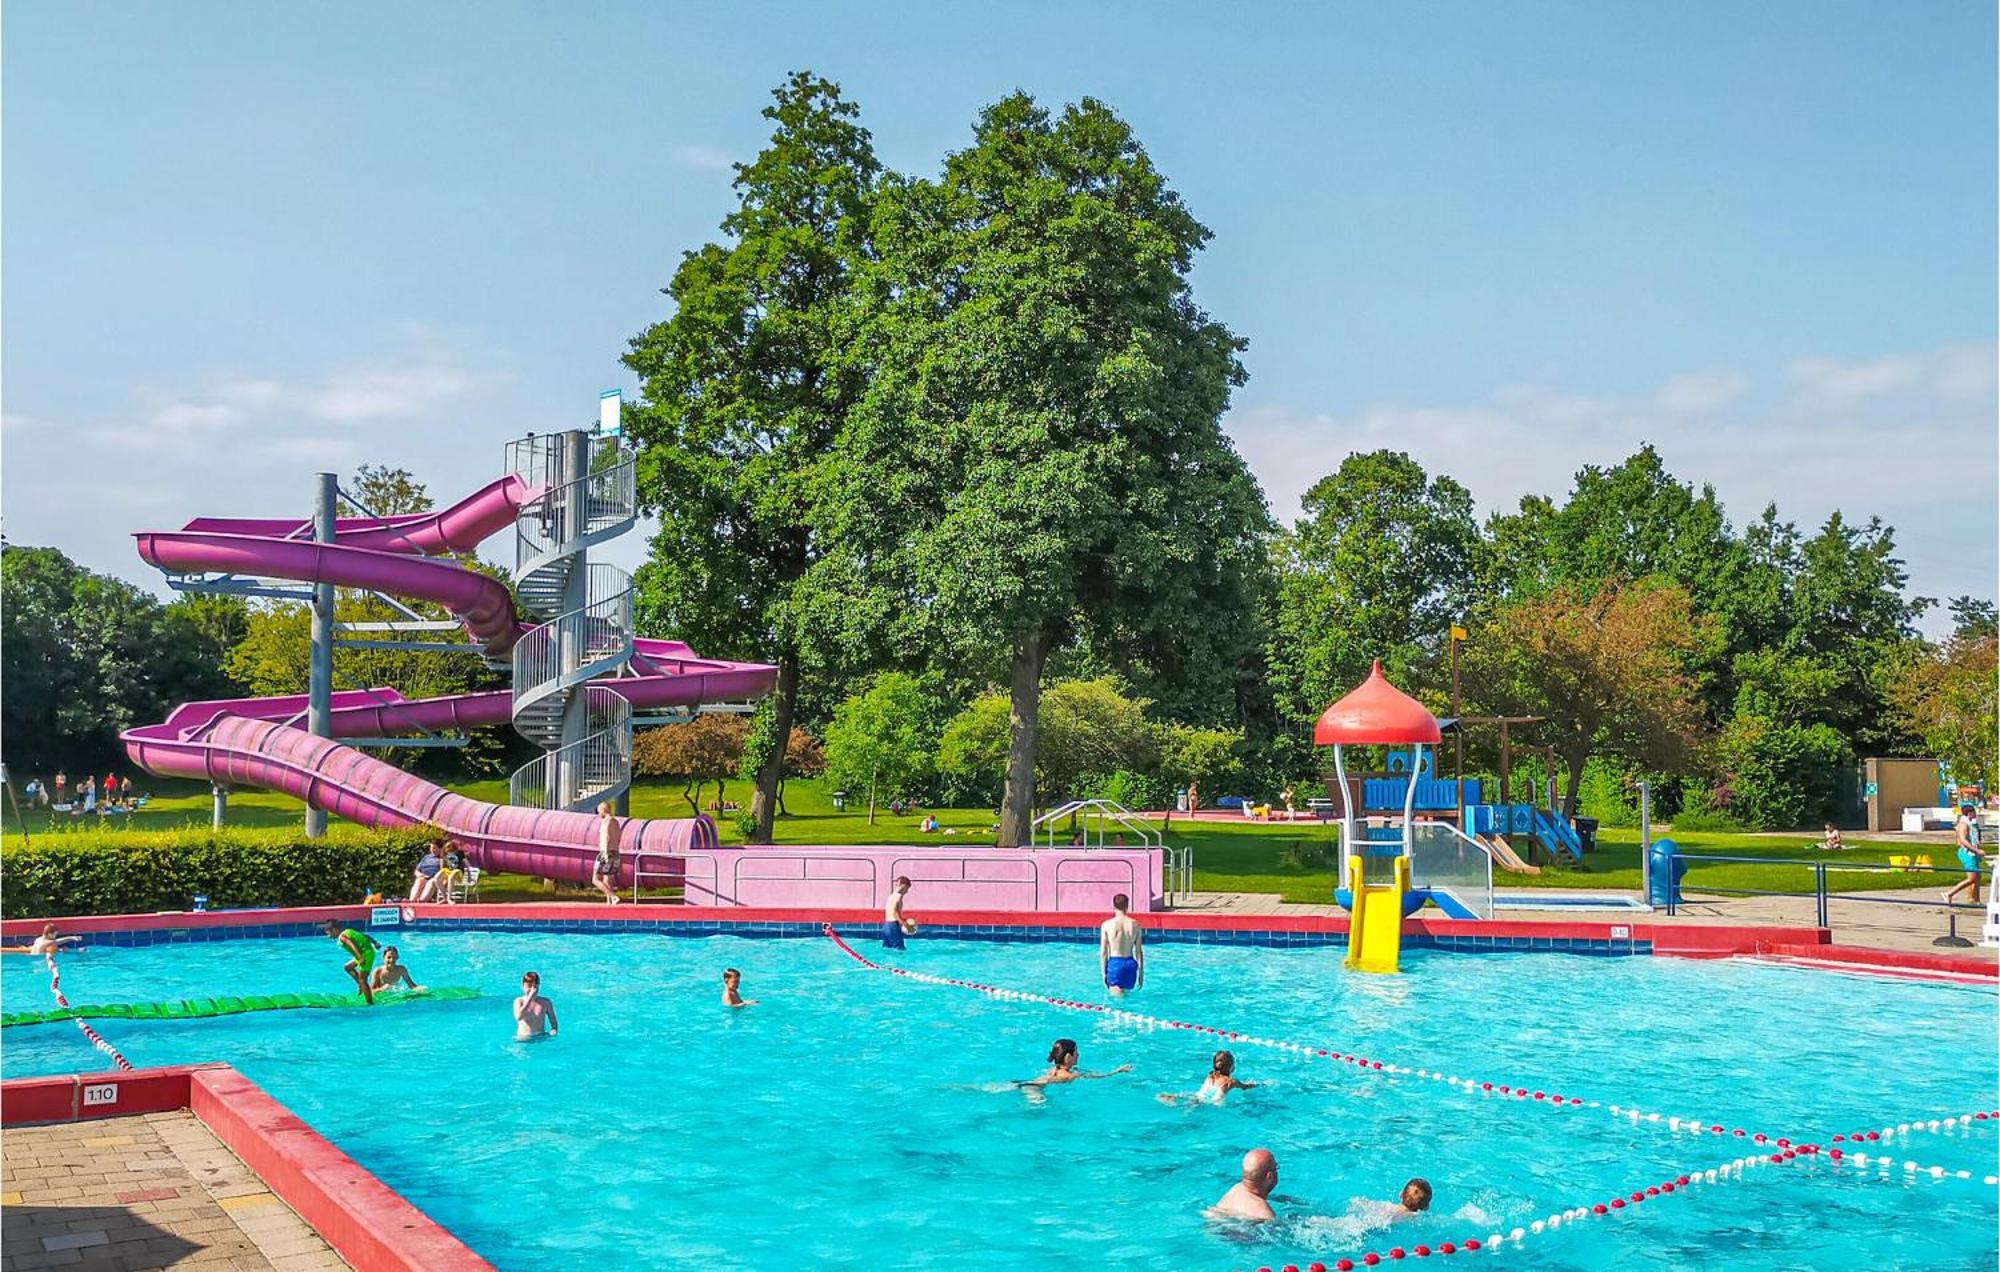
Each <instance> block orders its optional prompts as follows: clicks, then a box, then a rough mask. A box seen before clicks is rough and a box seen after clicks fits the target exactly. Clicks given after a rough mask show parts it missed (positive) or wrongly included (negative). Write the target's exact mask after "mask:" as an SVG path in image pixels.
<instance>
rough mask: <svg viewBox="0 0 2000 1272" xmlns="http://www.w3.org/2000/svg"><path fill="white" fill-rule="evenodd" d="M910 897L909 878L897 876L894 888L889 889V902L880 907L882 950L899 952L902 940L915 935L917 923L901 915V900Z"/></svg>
mask: <svg viewBox="0 0 2000 1272" xmlns="http://www.w3.org/2000/svg"><path fill="white" fill-rule="evenodd" d="M909 895H910V877H909V876H908V875H897V876H896V883H895V886H893V887H891V888H890V889H889V900H888V901H887V902H886V903H885V904H884V905H883V906H882V948H883V949H885V950H900V949H902V948H903V938H904V937H906V936H915V935H916V934H917V921H916V920H915V919H912V918H911V917H910V916H908V915H907V914H904V913H903V898H905V897H907V896H909Z"/></svg>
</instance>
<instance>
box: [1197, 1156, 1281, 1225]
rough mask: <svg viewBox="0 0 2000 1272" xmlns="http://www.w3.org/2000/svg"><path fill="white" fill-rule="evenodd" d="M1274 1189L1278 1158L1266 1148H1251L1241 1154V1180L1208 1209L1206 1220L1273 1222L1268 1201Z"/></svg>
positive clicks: (1276, 1214) (1276, 1182) (1276, 1215)
mask: <svg viewBox="0 0 2000 1272" xmlns="http://www.w3.org/2000/svg"><path fill="white" fill-rule="evenodd" d="M1277 1186H1278V1159H1277V1158H1275V1157H1273V1156H1271V1150H1270V1149H1268V1148H1253V1149H1251V1150H1250V1151H1249V1152H1247V1153H1245V1154H1243V1178H1242V1179H1241V1180H1240V1181H1238V1183H1237V1184H1236V1186H1235V1187H1233V1188H1231V1189H1230V1190H1229V1191H1228V1192H1226V1193H1224V1194H1222V1200H1221V1201H1218V1202H1216V1203H1215V1205H1214V1206H1212V1207H1211V1208H1210V1209H1209V1212H1208V1217H1209V1218H1211V1219H1248V1220H1250V1221H1251V1222H1252V1223H1262V1222H1263V1221H1264V1220H1266V1219H1276V1218H1277V1217H1278V1213H1277V1212H1276V1211H1275V1210H1272V1209H1271V1203H1270V1201H1269V1200H1268V1198H1269V1197H1270V1196H1271V1190H1272V1189H1274V1188H1276V1187H1277Z"/></svg>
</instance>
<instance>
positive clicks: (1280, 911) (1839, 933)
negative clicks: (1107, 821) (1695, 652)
mask: <svg viewBox="0 0 2000 1272" xmlns="http://www.w3.org/2000/svg"><path fill="white" fill-rule="evenodd" d="M1686 895H1687V900H1686V901H1684V902H1683V903H1682V904H1680V905H1678V906H1676V907H1675V908H1674V913H1673V914H1668V913H1666V912H1665V911H1664V910H1655V911H1653V912H1652V913H1651V914H1649V915H1645V916H1644V918H1645V920H1646V922H1648V923H1685V924H1700V925H1706V926H1735V925H1741V926H1745V927H1768V926H1771V925H1773V924H1781V925H1786V926H1791V927H1797V928H1799V929H1801V932H1800V942H1801V943H1802V944H1811V943H1812V941H1813V939H1815V938H1814V937H1813V928H1814V922H1813V920H1814V917H1815V916H1814V910H1813V900H1812V898H1811V897H1721V896H1703V895H1701V894H1699V893H1693V892H1690V893H1688V894H1686ZM1174 909H1175V910H1176V911H1178V912H1192V913H1196V914H1242V915H1256V916H1263V915H1321V916H1327V915H1342V914H1345V913H1346V911H1345V910H1343V909H1341V908H1340V907H1339V906H1336V905H1304V904H1299V903H1295V902H1290V901H1284V900H1281V899H1280V898H1279V896H1278V894H1276V893H1274V892H1191V893H1188V894H1186V896H1185V898H1184V899H1182V900H1180V901H1178V902H1177V903H1176V904H1175V906H1174ZM1956 909H1957V912H1958V932H1959V935H1960V936H1963V937H1965V938H1967V939H1969V940H1972V941H1975V942H1976V941H1977V940H1978V939H1979V932H1980V927H1981V925H1982V924H1983V923H1984V922H1985V913H1986V912H1985V908H1984V907H1973V906H1959V907H1956ZM1506 917H1507V918H1509V919H1520V920H1543V921H1555V922H1561V921H1564V920H1577V919H1601V918H1606V917H1609V916H1608V915H1607V914H1604V913H1592V912H1579V911H1577V910H1575V909H1571V908H1563V907H1551V908H1549V909H1546V910H1536V909H1526V908H1523V909H1510V910H1508V911H1507V915H1506ZM1827 918H1828V925H1829V927H1830V928H1831V930H1832V933H1833V939H1834V941H1835V942H1836V943H1838V944H1840V945H1845V946H1859V947H1862V948H1866V949H1876V950H1894V951H1900V952H1903V953H1914V954H1933V955H1947V956H1953V957H1958V958H1964V959H1968V960H1974V961H1977V962H1981V963H1984V964H1987V965H1991V964H1993V963H1995V962H1996V961H2000V949H1995V948H1993V947H1990V946H1980V945H1976V944H1975V945H1974V946H1972V947H1971V948H1969V949H1967V948H1949V947H1939V946H1936V945H1934V944H1933V942H1934V941H1935V939H1936V938H1938V937H1940V936H1943V935H1945V934H1946V932H1947V930H1948V926H1949V920H1948V918H1947V913H1946V911H1945V909H1944V907H1942V906H1940V905H1913V904H1910V903H1908V902H1903V901H1898V900H1896V899H1895V897H1894V895H1893V894H1869V893H1859V894H1838V893H1837V894H1835V895H1833V896H1832V897H1830V898H1829V899H1828V912H1827Z"/></svg>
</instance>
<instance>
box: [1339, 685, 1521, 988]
mask: <svg viewBox="0 0 2000 1272" xmlns="http://www.w3.org/2000/svg"><path fill="white" fill-rule="evenodd" d="M1442 740H1443V733H1442V731H1441V730H1440V728H1439V726H1438V721H1437V719H1436V717H1434V716H1433V715H1431V713H1430V712H1429V711H1427V710H1425V708H1424V706H1423V704H1422V703H1420V702H1418V701H1417V700H1416V699H1415V698H1412V697H1410V696H1409V695H1408V694H1406V693H1404V692H1403V691H1402V690H1400V689H1398V688H1396V687H1395V686H1394V685H1392V684H1390V683H1389V680H1388V677H1386V676H1384V675H1383V674H1382V664H1381V663H1379V662H1378V663H1376V664H1375V665H1374V667H1373V669H1371V670H1370V671H1369V673H1368V678H1367V679H1366V680H1364V681H1362V682H1361V684H1360V685H1358V686H1356V687H1355V688H1354V689H1353V690H1352V691H1351V692H1350V693H1348V694H1347V695H1346V696H1345V697H1343V698H1341V699H1340V700H1339V701H1337V702H1335V703H1333V705H1331V706H1329V707H1328V708H1327V709H1326V710H1325V711H1324V712H1322V713H1321V714H1320V717H1319V720H1318V722H1317V723H1316V724H1315V725H1314V726H1313V742H1314V744H1315V745H1319V746H1331V747H1332V748H1333V767H1334V774H1335V778H1336V781H1335V785H1336V786H1337V787H1338V789H1339V791H1340V799H1341V818H1340V856H1339V874H1338V878H1339V879H1340V880H1341V883H1342V886H1341V887H1340V888H1339V889H1338V890H1337V891H1336V893H1335V899H1336V900H1337V901H1339V903H1340V904H1341V905H1344V906H1346V907H1347V909H1348V913H1349V914H1350V916H1351V918H1350V920H1349V925H1348V937H1347V966H1349V967H1351V968H1355V969H1358V970H1360V971H1367V972H1393V971H1396V970H1397V969H1398V966H1399V965H1400V960H1401V953H1402V926H1403V919H1404V918H1405V917H1407V916H1409V915H1411V914H1414V913H1416V912H1417V910H1419V909H1421V908H1422V907H1423V906H1424V904H1425V903H1426V902H1429V903H1430V904H1433V905H1435V906H1437V907H1438V908H1439V909H1440V910H1443V911H1444V912H1445V913H1446V914H1447V915H1449V916H1451V917H1452V918H1459V919H1487V918H1491V917H1492V915H1493V851H1492V849H1491V847H1489V846H1488V845H1486V844H1484V843H1481V842H1480V841H1478V840H1476V839H1473V838H1471V837H1470V836H1468V835H1466V834H1465V833H1464V832H1463V831H1462V830H1460V829H1459V828H1458V826H1457V825H1456V824H1454V823H1453V822H1450V821H1444V820H1440V819H1437V818H1425V819H1419V818H1418V817H1417V816H1416V809H1417V787H1418V783H1419V781H1420V780H1421V775H1422V774H1423V772H1424V771H1425V764H1424V754H1425V753H1424V748H1425V747H1426V746H1429V747H1433V748H1434V747H1436V746H1437V745H1438V744H1439V743H1440V742H1441V741H1442ZM1350 746H1390V747H1402V746H1408V747H1410V748H1411V750H1410V752H1409V754H1410V757H1411V761H1410V764H1409V766H1408V770H1407V772H1408V777H1407V778H1406V780H1405V782H1404V786H1403V806H1402V815H1401V816H1400V817H1398V818H1381V819H1376V818H1369V819H1366V821H1365V822H1364V821H1363V820H1362V819H1357V817H1356V816H1355V803H1356V800H1355V798H1354V793H1353V785H1352V784H1351V783H1350V782H1349V781H1348V777H1347V759H1346V748H1348V747H1350Z"/></svg>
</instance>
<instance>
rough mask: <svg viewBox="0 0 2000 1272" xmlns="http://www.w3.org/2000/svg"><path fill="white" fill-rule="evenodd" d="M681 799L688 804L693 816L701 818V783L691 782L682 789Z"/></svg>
mask: <svg viewBox="0 0 2000 1272" xmlns="http://www.w3.org/2000/svg"><path fill="white" fill-rule="evenodd" d="M681 798H682V799H684V800H686V801H687V802H688V812H689V813H690V814H692V815H693V816H695V817H699V816H701V786H700V783H698V782H694V781H690V782H688V783H687V785H685V786H683V787H681Z"/></svg>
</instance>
